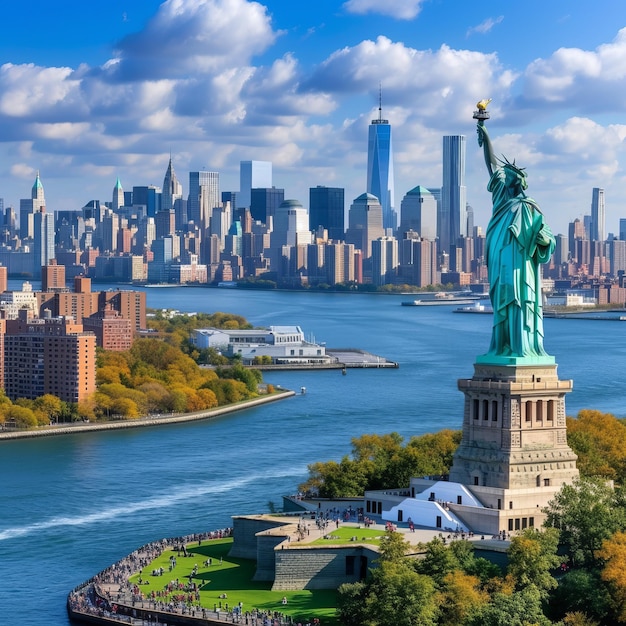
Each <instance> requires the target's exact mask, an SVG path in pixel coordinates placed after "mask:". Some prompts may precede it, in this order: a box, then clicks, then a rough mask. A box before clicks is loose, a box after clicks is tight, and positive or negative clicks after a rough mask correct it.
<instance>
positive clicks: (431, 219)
mask: <svg viewBox="0 0 626 626" xmlns="http://www.w3.org/2000/svg"><path fill="white" fill-rule="evenodd" d="M409 230H412V231H414V232H416V233H418V234H419V236H420V237H421V238H422V239H428V240H429V241H435V239H436V238H437V200H436V198H435V196H434V195H433V194H432V193H431V192H430V191H429V190H428V189H426V188H425V187H421V186H420V185H418V186H417V187H414V188H413V189H411V191H408V192H407V194H406V195H405V196H404V198H403V199H402V202H401V203H400V235H401V236H404V234H405V233H406V232H408V231H409Z"/></svg>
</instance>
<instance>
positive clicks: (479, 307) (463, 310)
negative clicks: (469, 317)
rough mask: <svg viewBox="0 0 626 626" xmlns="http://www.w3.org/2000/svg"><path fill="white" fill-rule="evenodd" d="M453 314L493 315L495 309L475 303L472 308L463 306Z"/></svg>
mask: <svg viewBox="0 0 626 626" xmlns="http://www.w3.org/2000/svg"><path fill="white" fill-rule="evenodd" d="M453 313H489V314H491V313H493V308H492V307H491V306H490V305H488V304H481V303H480V302H474V304H472V305H471V306H461V307H459V308H458V309H454V311H453Z"/></svg>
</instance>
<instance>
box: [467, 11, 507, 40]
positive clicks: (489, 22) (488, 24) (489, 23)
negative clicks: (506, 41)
mask: <svg viewBox="0 0 626 626" xmlns="http://www.w3.org/2000/svg"><path fill="white" fill-rule="evenodd" d="M502 20H504V15H499V16H498V17H489V18H487V19H486V20H485V21H484V22H481V23H480V24H478V25H477V26H472V28H469V29H468V31H467V36H468V37H469V36H470V35H473V34H474V33H478V34H479V35H484V34H486V33H489V32H491V31H492V30H493V28H494V27H495V26H497V25H498V24H500V23H502Z"/></svg>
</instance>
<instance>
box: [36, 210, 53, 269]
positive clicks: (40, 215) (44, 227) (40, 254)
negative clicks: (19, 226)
mask: <svg viewBox="0 0 626 626" xmlns="http://www.w3.org/2000/svg"><path fill="white" fill-rule="evenodd" d="M33 239H34V246H33V248H34V255H35V259H34V262H35V268H34V269H35V276H40V275H41V268H42V267H43V266H44V265H48V263H49V262H50V261H51V260H52V259H54V214H53V213H46V209H45V207H42V208H41V210H40V211H38V212H37V213H35V214H34V215H33Z"/></svg>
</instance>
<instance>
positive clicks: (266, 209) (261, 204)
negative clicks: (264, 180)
mask: <svg viewBox="0 0 626 626" xmlns="http://www.w3.org/2000/svg"><path fill="white" fill-rule="evenodd" d="M284 200H285V190H284V189H276V187H259V188H252V189H251V190H250V214H251V215H252V219H253V220H255V221H258V222H262V223H263V224H268V221H269V218H270V217H274V215H276V211H277V210H278V207H279V206H280V205H281V204H282V203H283V201H284Z"/></svg>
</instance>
